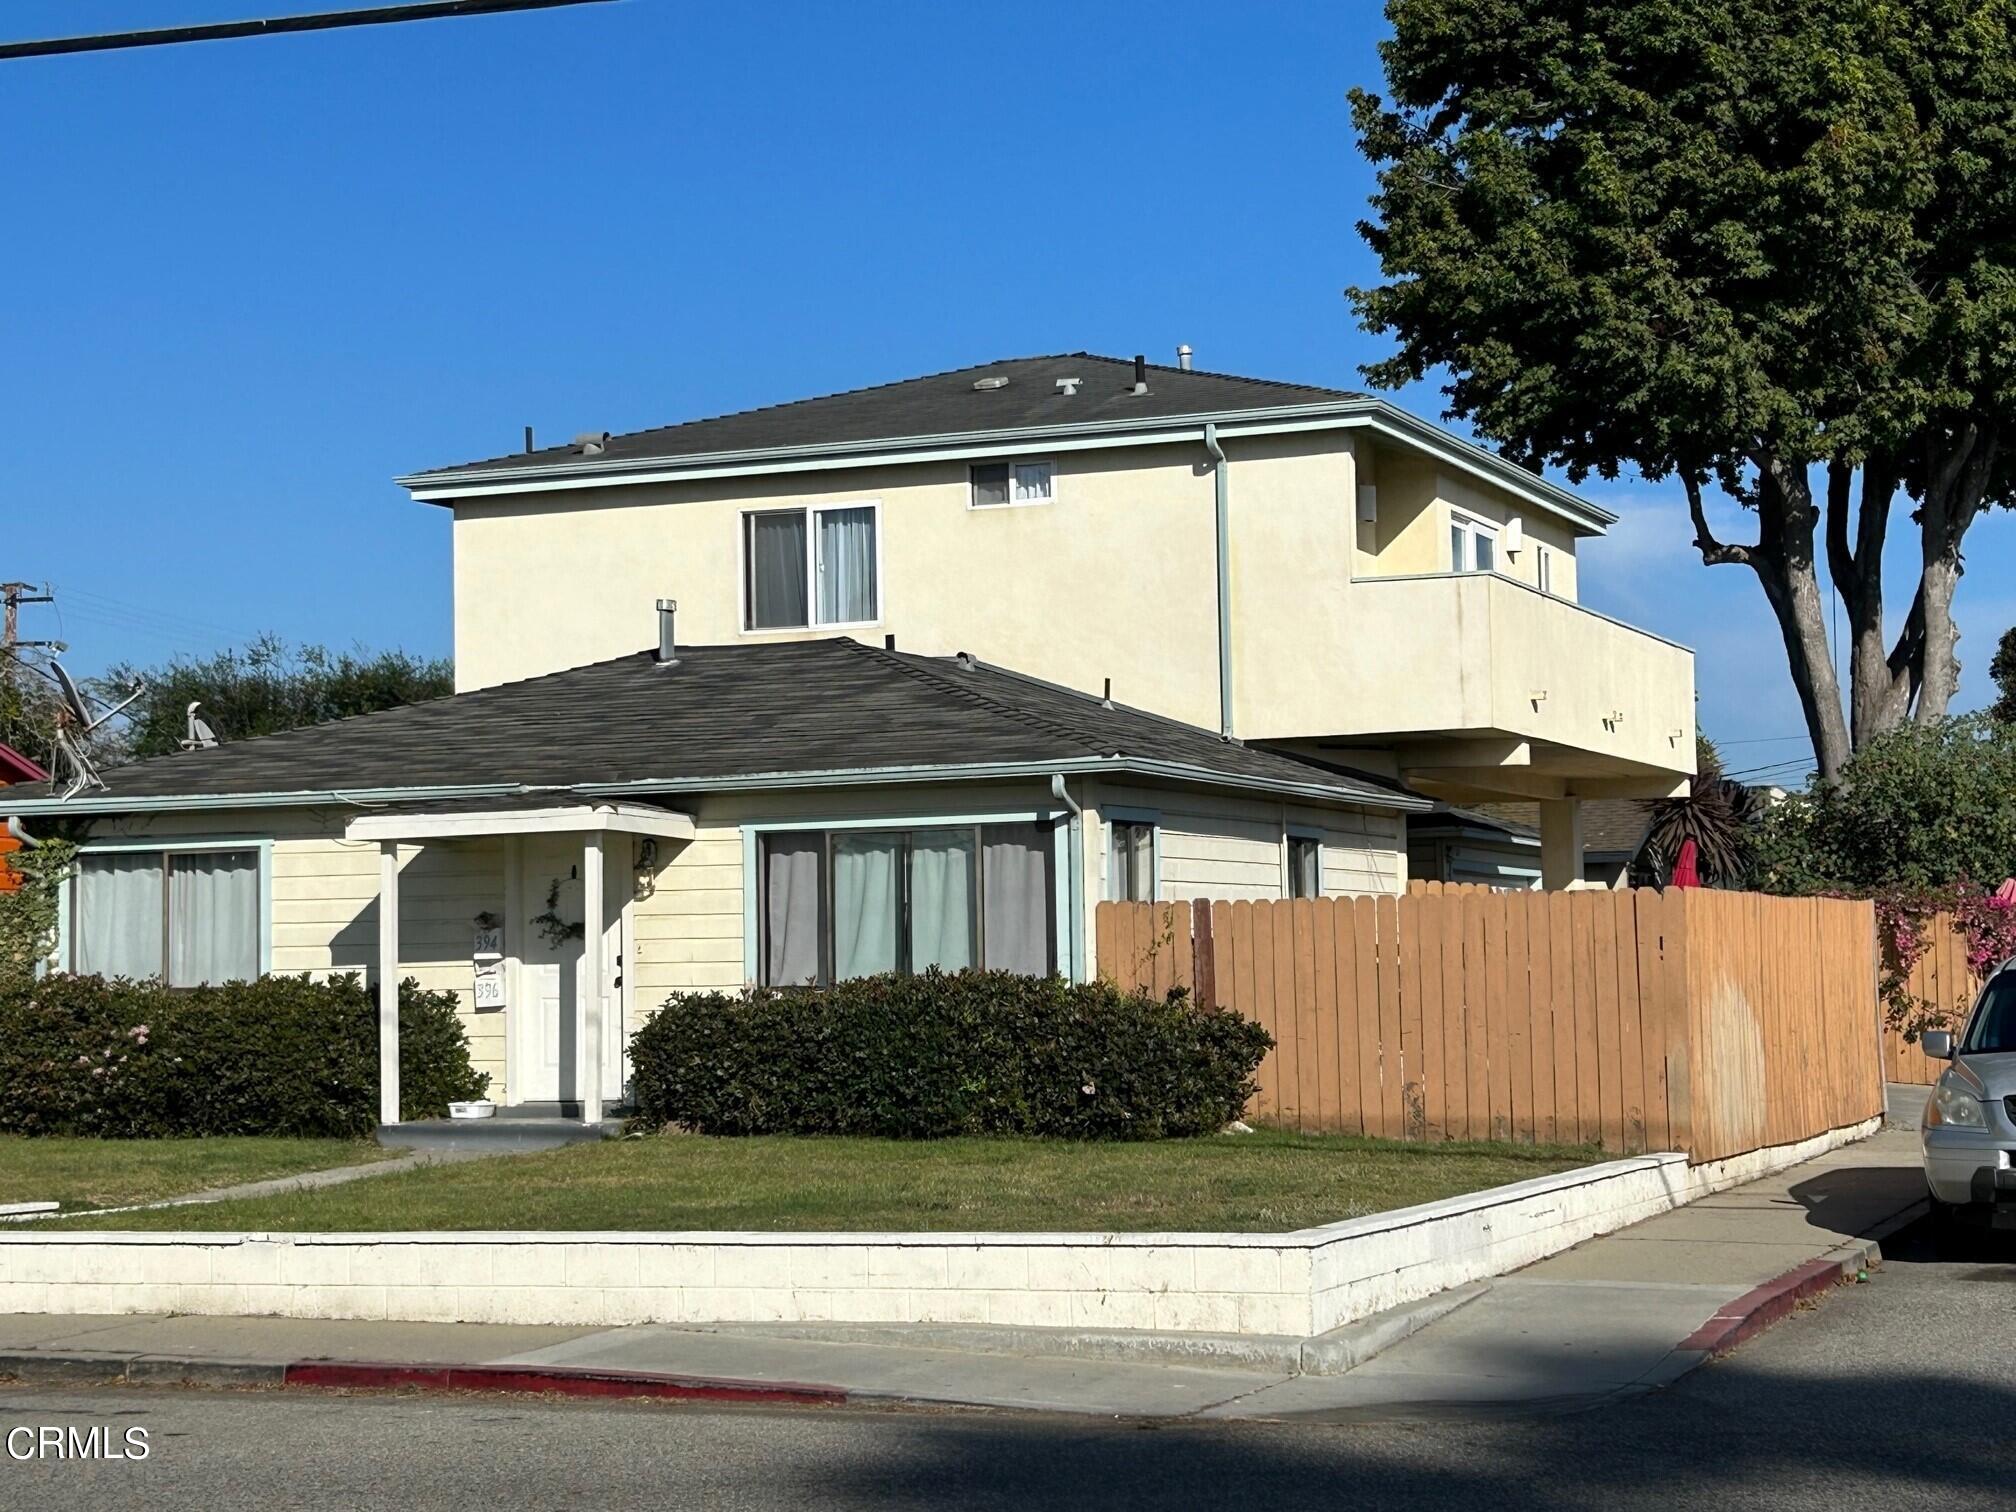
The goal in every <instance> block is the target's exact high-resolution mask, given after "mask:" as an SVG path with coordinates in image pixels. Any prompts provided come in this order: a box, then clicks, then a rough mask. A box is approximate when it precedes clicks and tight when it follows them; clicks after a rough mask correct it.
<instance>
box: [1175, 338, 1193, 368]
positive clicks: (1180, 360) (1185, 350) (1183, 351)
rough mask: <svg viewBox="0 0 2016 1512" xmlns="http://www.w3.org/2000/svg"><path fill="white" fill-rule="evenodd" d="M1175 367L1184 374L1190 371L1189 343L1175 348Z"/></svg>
mask: <svg viewBox="0 0 2016 1512" xmlns="http://www.w3.org/2000/svg"><path fill="white" fill-rule="evenodd" d="M1176 366H1178V367H1180V368H1181V369H1183V371H1184V372H1186V373H1187V372H1189V371H1190V343H1189V342H1187V341H1186V342H1184V343H1183V345H1181V346H1179V347H1178V348H1176Z"/></svg>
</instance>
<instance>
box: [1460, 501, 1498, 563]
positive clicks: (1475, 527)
mask: <svg viewBox="0 0 2016 1512" xmlns="http://www.w3.org/2000/svg"><path fill="white" fill-rule="evenodd" d="M1449 570H1450V571H1451V572H1496V571H1497V570H1498V527H1497V526H1495V525H1487V524H1485V523H1484V521H1482V520H1477V519H1472V518H1471V517H1470V516H1469V515H1462V514H1452V515H1451V516H1450V517H1449Z"/></svg>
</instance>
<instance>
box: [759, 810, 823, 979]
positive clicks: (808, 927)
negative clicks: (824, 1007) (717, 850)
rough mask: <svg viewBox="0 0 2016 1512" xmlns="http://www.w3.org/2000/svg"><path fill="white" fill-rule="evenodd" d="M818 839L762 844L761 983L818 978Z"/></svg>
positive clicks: (786, 838)
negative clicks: (762, 981)
mask: <svg viewBox="0 0 2016 1512" xmlns="http://www.w3.org/2000/svg"><path fill="white" fill-rule="evenodd" d="M825 855H826V847H825V843H824V841H823V839H822V838H821V837H820V836H818V835H777V836H773V837H772V838H771V839H769V840H767V841H765V842H764V846H763V980H764V981H765V982H768V983H769V984H770V985H771V986H773V987H798V986H803V985H804V984H806V983H808V982H816V981H818V980H819V892H820V887H819V872H820V868H821V865H822V863H823V862H824V860H825Z"/></svg>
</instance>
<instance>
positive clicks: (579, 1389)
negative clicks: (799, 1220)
mask: <svg viewBox="0 0 2016 1512" xmlns="http://www.w3.org/2000/svg"><path fill="white" fill-rule="evenodd" d="M4 1376H11V1377H13V1378H14V1379H15V1380H17V1381H24V1382H34V1383H38V1384H39V1383H48V1384H68V1385H92V1386H101V1385H105V1384H108V1383H120V1384H126V1385H134V1386H213V1387H215V1386H224V1387H246V1386H263V1387H276V1386H277V1387H292V1388H303V1389H325V1390H337V1391H344V1390H350V1391H386V1390H398V1389H401V1388H417V1389H419V1390H424V1391H478V1392H481V1391H489V1392H536V1393H540V1394H542V1395H551V1396H571V1397H605V1398H607V1397H657V1398H661V1399H670V1400H680V1401H694V1402H754V1403H768V1404H770V1405H773V1406H780V1405H781V1406H794V1407H840V1406H845V1405H846V1404H847V1403H848V1402H849V1401H850V1400H852V1399H853V1394H852V1393H850V1392H848V1391H846V1390H843V1389H842V1388H840V1387H838V1386H818V1385H812V1384H809V1383H806V1382H802V1381H740V1380H729V1379H722V1378H716V1377H712V1376H685V1375H666V1374H662V1373H660V1372H657V1371H647V1370H591V1369H571V1368H567V1367H564V1366H539V1365H414V1364H391V1363H379V1362H375V1361H348V1360H295V1361H293V1362H291V1363H288V1364H274V1363H269V1362H264V1361H257V1360H203V1359H177V1358H174V1357H172V1356H167V1355H124V1354H89V1353H73V1354H55V1353H45V1352H40V1351H34V1350H12V1351H0V1377H4Z"/></svg>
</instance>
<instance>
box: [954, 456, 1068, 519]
mask: <svg viewBox="0 0 2016 1512" xmlns="http://www.w3.org/2000/svg"><path fill="white" fill-rule="evenodd" d="M972 477H973V507H974V508H975V509H993V508H999V507H1000V506H1002V505H1004V504H1048V503H1049V502H1050V500H1051V499H1052V498H1053V497H1055V494H1054V493H1053V490H1052V483H1053V479H1054V469H1053V468H1052V467H1051V465H1050V464H1049V463H1048V462H981V463H977V464H976V465H975V466H974V467H973V469H972Z"/></svg>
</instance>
